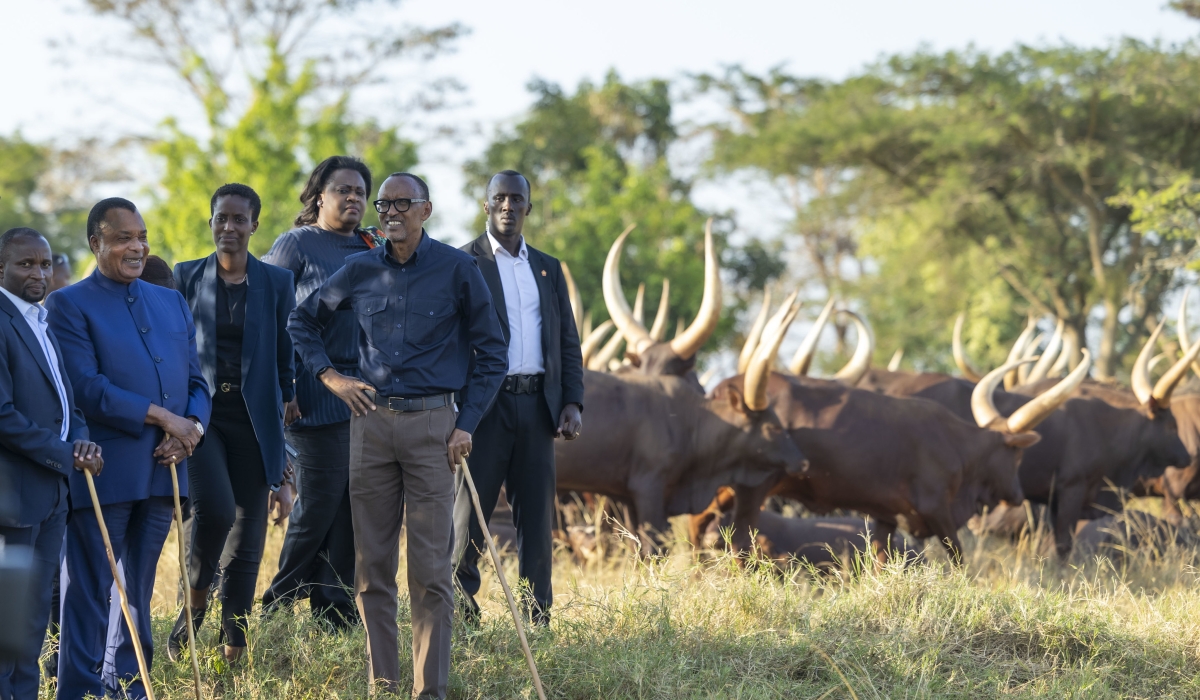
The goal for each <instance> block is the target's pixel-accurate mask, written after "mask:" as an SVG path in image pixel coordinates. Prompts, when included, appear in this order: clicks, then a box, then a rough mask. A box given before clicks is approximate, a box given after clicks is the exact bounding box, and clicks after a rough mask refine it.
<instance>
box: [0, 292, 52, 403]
mask: <svg viewBox="0 0 1200 700" xmlns="http://www.w3.org/2000/svg"><path fill="white" fill-rule="evenodd" d="M0 309H3V310H4V311H5V313H7V314H8V316H9V321H10V322H11V323H12V327H13V329H15V330H16V331H17V335H18V336H20V338H21V341H22V342H24V343H25V347H27V348H29V352H31V353H33V359H34V360H36V361H37V364H38V367H41V368H42V374H44V375H46V380H47V381H49V382H50V386H55V384H54V375H53V374H52V373H51V372H50V363H48V362H46V352H45V351H44V350H42V344H41V343H39V342H38V339H37V336H36V335H34V334H33V329H32V328H30V327H29V322H28V321H26V320H25V318H24V317H23V316H21V314H20V313H19V312H18V311H17V307H16V306H15V305H14V304H13V303H12V302H11V301H9V300H8V297H6V296H4V295H0Z"/></svg>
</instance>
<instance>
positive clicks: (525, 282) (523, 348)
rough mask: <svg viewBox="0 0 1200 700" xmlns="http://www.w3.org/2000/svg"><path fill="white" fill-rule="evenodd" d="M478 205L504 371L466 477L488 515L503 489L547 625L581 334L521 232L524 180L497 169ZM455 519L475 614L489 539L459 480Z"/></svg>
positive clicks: (549, 268)
mask: <svg viewBox="0 0 1200 700" xmlns="http://www.w3.org/2000/svg"><path fill="white" fill-rule="evenodd" d="M483 209H484V212H485V213H486V214H487V217H488V218H487V221H488V223H487V226H488V229H487V231H486V232H485V233H484V234H483V235H482V236H480V237H479V238H476V239H475V240H474V241H472V242H471V243H469V244H467V245H466V246H464V247H463V250H464V251H466V252H467V253H470V254H471V255H472V256H474V258H475V262H476V263H477V264H478V265H479V270H480V272H482V273H483V279H484V280H485V281H486V282H487V285H488V289H489V290H490V291H491V293H492V300H493V302H494V303H493V306H494V307H495V309H496V313H497V315H499V317H500V327H501V330H502V331H503V334H504V340H505V342H506V343H507V344H508V376H507V377H505V380H504V384H503V385H502V387H501V390H500V394H499V395H498V396H497V397H496V402H495V403H494V404H493V405H492V408H491V410H490V411H489V412H488V413H487V414H486V415H485V416H484V418H483V420H482V421H481V422H480V423H479V428H478V429H477V430H476V432H475V436H474V442H475V450H474V452H473V453H472V458H471V475H472V476H473V477H474V479H475V487H476V489H477V490H478V491H479V499H480V504H481V505H482V506H483V514H484V516H485V517H487V518H488V519H489V520H490V519H491V517H492V510H493V509H494V508H495V506H496V499H497V497H498V496H499V495H500V487H501V486H502V485H503V486H505V492H506V493H507V495H508V502H509V504H510V505H511V506H512V512H513V523H514V524H515V525H516V527H517V559H518V562H519V568H520V575H521V578H523V579H526V580H528V581H529V585H530V589H531V593H532V597H533V600H532V601H527V603H531V606H530V607H531V608H532V609H531V610H530V613H531V614H532V618H533V620H534V622H535V623H538V624H547V623H548V622H549V620H550V604H551V602H552V599H553V592H552V589H551V585H550V568H551V565H552V564H553V548H552V546H551V532H552V530H553V528H554V497H555V489H554V439H555V438H556V437H563V438H565V439H567V440H574V439H575V438H576V437H578V436H579V431H580V430H581V429H582V427H583V423H582V418H581V416H580V414H581V413H582V411H583V358H582V356H581V354H580V348H579V332H578V330H577V329H576V328H575V316H574V314H573V313H572V312H571V301H570V298H569V297H568V295H567V285H566V282H565V280H564V279H563V274H562V266H561V265H560V264H559V262H558V260H556V259H555V258H552V257H550V256H549V255H546V254H545V253H543V252H541V251H539V250H536V249H535V248H532V247H530V246H528V245H526V244H525V239H524V238H523V237H522V236H521V230H522V228H523V227H524V225H525V217H526V216H528V215H529V213H530V212H531V211H533V205H532V203H531V202H530V192H529V181H528V180H526V179H525V177H524V176H523V175H521V174H520V173H517V172H514V171H512V170H505V171H503V172H500V173H497V174H496V175H494V176H493V177H492V180H491V182H489V183H488V188H487V201H486V202H484V204H483ZM454 516H455V517H454V529H455V533H456V539H457V541H456V543H455V544H456V551H458V552H462V558H461V560H460V562H459V564H458V569H457V576H458V582H459V585H461V586H462V589H463V592H464V593H465V594H466V596H465V599H464V604H465V605H466V608H467V611H468V615H469V617H471V618H472V619H477V618H478V616H479V606H478V605H477V604H476V602H475V598H474V596H475V594H476V593H478V592H479V585H480V578H479V556H480V553H481V551H482V550H483V548H485V547H486V546H487V545H486V543H485V542H484V541H483V531H482V529H481V528H480V527H479V523H478V522H477V521H476V518H475V513H474V510H473V508H472V506H471V500H470V496H469V494H468V493H467V491H466V486H465V484H460V486H459V489H458V493H457V495H456V498H455V506H454ZM468 523H469V530H468ZM464 534H465V535H466V536H467V537H466V538H464V536H463V535H464ZM464 539H465V540H466V541H464ZM464 546H465V551H463V549H462V548H463V547H464Z"/></svg>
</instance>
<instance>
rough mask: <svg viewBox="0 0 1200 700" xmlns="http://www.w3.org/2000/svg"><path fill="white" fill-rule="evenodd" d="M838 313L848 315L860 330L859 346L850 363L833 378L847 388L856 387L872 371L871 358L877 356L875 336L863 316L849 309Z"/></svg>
mask: <svg viewBox="0 0 1200 700" xmlns="http://www.w3.org/2000/svg"><path fill="white" fill-rule="evenodd" d="M838 313H843V314H846V315H847V316H849V317H850V320H851V321H853V322H854V327H855V328H857V329H858V345H857V346H856V347H855V348H854V354H853V355H851V356H850V361H849V362H847V363H846V366H845V367H843V368H841V369H840V370H838V372H837V374H835V375H833V378H834V379H836V380H838V381H839V382H842V383H843V384H845V385H846V386H855V385H857V384H858V383H859V382H860V381H862V378H863V377H865V376H867V372H868V371H870V369H871V356H872V355H874V354H875V334H874V333H872V332H871V327H870V326H868V325H867V322H866V321H865V320H863V317H862V316H859V315H858V314H856V313H854V312H853V311H850V310H848V309H842V310H841V311H839V312H838Z"/></svg>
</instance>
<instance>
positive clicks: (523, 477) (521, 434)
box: [454, 391, 555, 622]
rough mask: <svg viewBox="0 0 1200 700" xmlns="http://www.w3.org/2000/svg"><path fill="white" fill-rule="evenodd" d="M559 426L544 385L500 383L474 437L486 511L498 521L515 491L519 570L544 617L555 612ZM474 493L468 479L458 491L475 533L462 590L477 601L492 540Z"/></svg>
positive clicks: (539, 617)
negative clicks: (513, 387)
mask: <svg viewBox="0 0 1200 700" xmlns="http://www.w3.org/2000/svg"><path fill="white" fill-rule="evenodd" d="M554 432H555V426H553V425H552V424H551V422H550V418H549V414H548V412H547V410H546V402H545V399H543V398H542V394H541V392H538V393H535V394H519V395H518V394H513V393H510V392H507V391H501V392H500V393H499V394H498V395H497V396H496V403H495V404H493V405H492V408H491V410H490V411H488V413H487V415H485V416H484V417H483V420H482V421H480V423H479V427H478V428H477V429H476V430H475V434H474V435H473V436H472V440H471V441H472V442H473V443H474V449H472V450H471V460H470V465H471V477H472V478H473V479H474V480H475V488H476V490H477V491H479V504H480V506H482V507H483V515H484V517H486V518H487V519H488V520H489V521H491V519H492V510H493V509H495V507H496V499H497V498H498V497H499V496H500V487H501V486H504V487H505V491H506V492H507V494H508V502H509V505H511V506H512V511H513V524H514V525H516V526H517V563H518V570H519V571H520V576H521V578H523V579H526V580H528V581H529V587H530V591H531V593H532V594H533V601H532V602H533V606H534V609H533V610H532V611H531V612H532V613H533V618H534V620H535V621H537V622H546V621H548V620H549V617H550V604H551V603H552V602H553V599H554V594H553V590H552V588H551V585H550V569H551V566H552V565H553V563H554V549H553V544H552V541H551V537H552V534H553V529H554V516H555V511H554V495H555V494H554ZM470 499H471V497H470V494H469V493H467V490H466V485H465V482H464V483H463V485H461V486H460V487H459V490H458V493H457V494H456V496H455V517H454V524H455V527H456V528H461V527H462V524H463V523H464V522H466V521H468V519H469V522H470V526H469V529H468V534H469V537H470V539H469V541H468V542H467V548H466V551H464V552H463V555H462V559H461V560H460V561H459V564H458V569H457V571H456V574H457V577H458V583H459V585H460V586H462V589H463V592H464V593H466V594H467V595H468V596H470V597H471V600H472V601H473V600H474V596H475V594H476V593H478V592H479V586H480V583H481V581H480V574H479V557H480V554H481V553H482V552H483V551H485V550H486V548H487V544H486V543H484V541H483V530H482V529H481V528H480V527H479V522H478V521H477V520H476V518H475V511H474V508H473V507H472V506H471V500H470ZM468 513H469V516H468ZM468 604H469V603H468Z"/></svg>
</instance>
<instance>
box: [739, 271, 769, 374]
mask: <svg viewBox="0 0 1200 700" xmlns="http://www.w3.org/2000/svg"><path fill="white" fill-rule="evenodd" d="M770 315H771V288H770V287H767V288H766V289H764V290H763V299H762V308H761V309H759V310H758V317H757V318H755V319H754V323H753V324H752V325H751V326H750V330H749V331H747V332H746V342H745V343H744V344H743V345H742V352H741V354H739V355H738V364H737V367H738V374H745V373H746V368H747V367H749V366H750V360H752V359H754V350H755V349H756V348H758V341H759V339H760V338H762V332H763V328H764V327H765V326H766V325H767V317H768V316H770Z"/></svg>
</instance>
